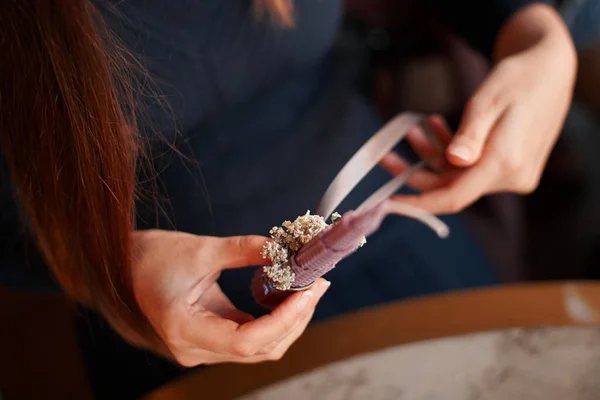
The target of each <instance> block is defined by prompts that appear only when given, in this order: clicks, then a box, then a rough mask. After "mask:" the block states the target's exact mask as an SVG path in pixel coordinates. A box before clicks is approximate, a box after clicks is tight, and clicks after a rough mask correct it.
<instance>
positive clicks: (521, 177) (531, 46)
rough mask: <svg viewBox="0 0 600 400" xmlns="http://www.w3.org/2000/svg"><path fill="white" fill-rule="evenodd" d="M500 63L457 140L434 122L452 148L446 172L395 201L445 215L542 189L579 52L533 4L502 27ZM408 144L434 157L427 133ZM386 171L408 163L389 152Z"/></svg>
mask: <svg viewBox="0 0 600 400" xmlns="http://www.w3.org/2000/svg"><path fill="white" fill-rule="evenodd" d="M495 60H496V63H495V66H494V68H493V69H492V71H491V73H490V74H489V76H488V77H487V78H486V79H485V81H484V82H483V83H482V84H481V86H480V87H479V89H478V90H477V91H476V93H475V94H474V95H473V97H472V98H471V100H470V101H469V103H468V105H467V107H466V109H465V112H464V114H463V117H462V120H461V123H460V126H459V129H458V131H457V132H456V135H455V136H454V138H452V139H450V136H449V133H448V129H447V127H445V125H444V123H443V121H441V120H440V119H439V118H434V120H433V121H432V122H433V124H434V125H435V127H436V130H437V134H438V136H439V138H440V139H442V141H443V142H444V144H447V145H448V146H447V148H446V149H445V161H447V165H446V168H444V174H443V175H442V176H437V177H433V176H431V175H430V174H429V175H427V174H425V175H424V176H423V174H422V176H421V177H415V179H413V182H412V183H413V186H415V188H417V189H419V190H423V191H424V192H423V193H422V194H419V195H415V196H397V197H396V198H395V200H397V201H401V202H407V203H410V204H412V205H414V206H417V207H420V208H423V209H425V210H428V211H430V212H432V213H436V214H447V213H455V212H458V211H460V210H462V209H463V208H465V207H467V206H468V205H470V204H471V203H473V202H475V201H476V200H478V199H479V198H480V197H482V196H484V195H486V194H491V193H497V192H506V191H508V192H515V193H521V194H526V193H530V192H532V191H533V190H535V189H536V188H537V186H538V183H539V180H540V178H541V175H542V172H543V170H544V167H545V164H546V161H547V159H548V157H549V155H550V152H551V150H552V148H553V147H554V144H555V143H556V140H557V138H558V135H559V133H560V131H561V129H562V125H563V123H564V120H565V118H566V114H567V111H568V109H569V106H570V103H571V98H572V92H573V85H574V81H575V75H576V53H575V49H574V46H573V44H572V41H571V39H570V35H569V33H568V31H567V29H566V27H565V26H564V24H563V23H562V20H561V19H560V17H559V15H558V14H557V13H556V12H555V11H554V10H552V9H551V8H550V7H548V6H545V5H532V6H528V7H526V8H525V9H523V10H522V11H520V12H518V13H517V14H516V15H515V16H513V17H512V18H511V19H509V20H508V21H507V23H506V24H505V25H504V26H503V28H502V29H501V32H500V34H499V37H498V39H497V41H496V46H495ZM408 139H409V141H410V142H411V144H412V145H413V147H414V148H415V149H416V150H417V152H419V153H420V154H423V153H425V154H428V155H431V153H432V152H433V151H434V149H433V148H432V145H431V143H427V142H426V140H425V139H424V138H423V135H422V134H415V133H413V134H412V135H409V137H408ZM381 165H382V166H383V167H384V168H386V169H388V171H390V172H392V173H394V174H397V173H399V172H401V171H402V170H403V169H404V165H405V163H404V162H403V160H401V159H399V158H398V156H397V155H395V154H391V155H389V156H388V157H386V158H385V159H384V160H382V163H381Z"/></svg>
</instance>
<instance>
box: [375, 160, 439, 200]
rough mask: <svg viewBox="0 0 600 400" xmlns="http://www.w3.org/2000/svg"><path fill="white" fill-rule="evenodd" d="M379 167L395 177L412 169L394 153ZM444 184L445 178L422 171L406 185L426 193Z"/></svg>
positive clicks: (416, 173) (415, 174)
mask: <svg viewBox="0 0 600 400" xmlns="http://www.w3.org/2000/svg"><path fill="white" fill-rule="evenodd" d="M379 165H380V166H381V167H382V168H383V169H385V170H386V171H387V172H389V173H390V174H391V175H393V176H397V175H400V174H402V173H404V172H405V171H406V170H408V169H409V168H410V167H411V165H410V164H409V163H408V162H407V161H406V160H405V159H404V158H403V157H401V156H400V155H398V154H397V153H396V152H393V151H392V152H390V153H388V154H386V155H385V156H384V157H383V158H382V159H381V161H380V162H379ZM444 182H446V179H445V178H444V177H442V176H438V175H436V174H434V173H433V172H429V171H426V170H423V169H421V170H419V171H417V172H415V173H414V174H413V175H412V176H411V177H410V178H409V179H408V181H407V182H406V184H407V185H408V186H410V187H411V188H413V189H415V190H418V191H426V190H431V189H432V188H436V187H439V186H440V185H442V184H444Z"/></svg>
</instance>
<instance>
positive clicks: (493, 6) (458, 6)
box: [426, 0, 554, 58]
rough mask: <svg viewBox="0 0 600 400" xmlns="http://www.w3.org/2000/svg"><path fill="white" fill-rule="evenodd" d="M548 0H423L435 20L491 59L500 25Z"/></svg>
mask: <svg viewBox="0 0 600 400" xmlns="http://www.w3.org/2000/svg"><path fill="white" fill-rule="evenodd" d="M536 3H542V4H548V5H553V3H554V2H553V1H551V0H537V1H535V0H458V1H451V0H427V2H426V4H427V5H428V6H429V7H430V8H431V10H432V11H433V13H434V14H435V16H436V17H437V19H438V20H439V21H440V22H441V23H442V24H443V25H444V26H446V27H447V28H448V29H450V30H451V31H453V32H454V33H455V34H457V35H459V36H461V37H462V38H463V39H465V41H466V42H467V43H468V44H469V45H471V46H472V47H473V48H475V49H476V50H479V51H480V52H481V53H483V54H484V55H485V56H487V57H488V58H491V56H492V52H493V48H494V42H495V41H496V36H497V35H498V32H499V30H500V28H501V27H502V25H503V24H504V23H505V22H506V21H507V20H508V19H509V18H510V17H511V16H513V15H514V14H516V13H517V12H518V11H519V10H521V9H522V8H523V7H526V6H528V5H531V4H536Z"/></svg>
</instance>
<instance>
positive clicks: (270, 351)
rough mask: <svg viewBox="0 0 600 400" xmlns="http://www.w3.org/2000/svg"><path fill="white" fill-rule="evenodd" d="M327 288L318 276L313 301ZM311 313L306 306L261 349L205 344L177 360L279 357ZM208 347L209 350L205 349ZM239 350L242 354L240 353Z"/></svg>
mask: <svg viewBox="0 0 600 400" xmlns="http://www.w3.org/2000/svg"><path fill="white" fill-rule="evenodd" d="M328 288H329V282H327V281H325V280H324V279H322V278H320V279H319V281H318V282H317V283H316V284H315V286H314V288H313V289H314V294H313V295H314V297H315V303H316V301H318V300H319V299H320V298H321V297H322V296H323V294H324V293H325V292H326V291H327V289H328ZM313 314H314V307H312V308H308V310H307V312H306V313H305V314H304V315H303V316H302V317H301V318H298V319H297V321H296V323H295V324H294V325H293V327H292V329H291V330H290V331H289V332H286V333H285V334H284V335H282V336H281V337H280V338H278V339H277V340H274V341H273V342H272V343H270V344H269V345H267V346H263V347H262V349H258V350H256V351H254V350H253V349H252V348H251V347H250V346H248V347H246V346H244V347H241V348H238V349H237V350H236V351H235V352H231V351H229V352H223V351H222V349H220V348H215V347H206V346H205V347H204V348H201V346H197V347H193V348H189V349H186V351H185V355H180V357H179V362H180V363H183V364H186V365H190V366H193V365H198V364H218V363H223V362H236V363H256V362H260V361H265V360H273V359H276V358H280V356H281V355H282V354H283V353H284V352H285V351H287V349H288V348H289V347H290V346H291V344H293V343H294V342H295V341H296V340H297V339H298V337H300V335H302V333H303V332H304V330H305V329H306V327H307V326H308V324H309V323H310V320H311V319H312V316H313ZM203 325H204V326H205V327H209V328H210V327H212V326H213V325H214V321H210V320H209V322H208V323H207V322H206V321H203ZM238 346H239V345H238ZM208 348H210V350H207V349H208ZM240 351H241V353H243V354H241V353H240ZM250 353H252V354H250Z"/></svg>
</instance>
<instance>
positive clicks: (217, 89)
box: [0, 0, 533, 297]
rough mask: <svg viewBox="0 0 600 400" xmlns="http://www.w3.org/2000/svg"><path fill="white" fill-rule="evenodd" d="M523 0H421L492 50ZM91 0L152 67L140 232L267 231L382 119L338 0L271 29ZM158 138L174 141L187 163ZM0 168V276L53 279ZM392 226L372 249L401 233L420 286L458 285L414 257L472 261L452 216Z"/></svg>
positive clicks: (249, 12) (181, 0) (219, 4)
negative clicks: (148, 196)
mask: <svg viewBox="0 0 600 400" xmlns="http://www.w3.org/2000/svg"><path fill="white" fill-rule="evenodd" d="M532 2H533V1H527V0H511V1H482V0H463V1H447V0H429V5H430V7H431V10H432V12H433V13H436V14H437V15H438V16H439V17H440V19H441V20H442V21H443V22H444V23H446V24H447V26H449V27H450V28H451V29H453V30H454V31H455V32H457V33H459V34H460V35H462V36H463V37H464V38H465V39H466V40H467V41H468V42H469V43H470V44H472V45H473V46H474V47H476V48H477V49H479V50H480V51H482V52H483V53H484V54H486V55H489V54H490V52H491V49H492V45H493V42H494V38H495V36H496V34H497V31H498V29H499V28H500V26H501V25H502V24H503V23H504V21H505V20H506V19H507V18H508V17H509V16H511V15H512V14H513V13H514V12H516V11H517V10H518V9H519V8H520V7H522V6H524V5H526V4H529V3H532ZM97 4H98V7H99V8H100V9H101V11H102V13H103V15H104V16H105V19H106V22H107V23H108V24H109V26H110V27H111V28H112V29H113V30H114V31H115V33H116V34H117V35H118V36H119V37H120V38H121V39H122V41H123V42H124V43H125V45H126V46H127V47H128V48H129V49H130V50H131V51H132V52H133V53H134V54H135V55H137V56H138V57H139V58H140V60H141V61H142V63H143V64H144V65H145V66H146V67H147V68H148V70H149V71H150V73H151V75H152V79H153V81H154V84H155V85H156V89H157V93H158V94H159V97H158V98H153V97H151V96H149V97H145V100H144V101H145V106H146V107H147V110H148V119H147V120H144V121H142V129H143V131H144V133H145V134H146V135H148V138H149V139H152V138H155V137H159V136H160V137H161V138H162V139H160V140H150V141H149V142H150V143H151V146H152V154H153V155H154V159H155V163H156V165H155V167H156V170H157V177H158V181H159V194H160V196H159V197H161V198H168V202H162V203H160V207H155V206H156V205H155V204H154V203H148V204H145V203H140V204H139V213H140V216H139V220H138V225H139V227H140V228H146V227H161V228H165V229H172V228H177V229H180V230H183V231H188V232H193V233H197V234H210V235H239V234H251V233H252V234H266V233H267V232H268V230H269V228H270V227H271V226H272V225H275V224H279V223H280V222H281V221H283V220H286V219H292V218H294V217H295V216H297V215H300V214H303V213H305V212H306V210H307V209H311V210H313V209H314V207H315V205H316V204H317V202H318V200H319V197H320V196H321V195H322V193H323V192H324V190H325V189H326V187H327V185H328V183H329V182H330V181H331V179H332V178H333V177H334V176H335V174H336V172H337V171H338V170H339V169H340V168H341V166H342V165H343V164H344V163H345V162H346V161H347V159H348V158H349V157H350V156H351V155H352V154H353V152H354V151H355V150H356V149H358V148H359V147H360V145H361V144H362V143H363V142H364V141H365V140H366V139H367V138H368V137H369V135H371V134H372V133H373V132H374V131H376V130H377V129H378V128H379V127H380V126H381V121H380V120H379V118H378V117H377V116H376V113H375V112H374V110H373V109H372V106H371V104H370V102H369V100H368V99H366V98H364V97H362V96H361V95H360V94H359V92H358V89H357V87H356V80H357V76H356V68H355V66H354V62H353V60H354V59H355V58H354V57H355V55H354V54H348V53H344V51H341V50H339V49H338V48H337V46H336V37H337V34H338V32H339V30H340V24H341V20H342V11H343V10H342V6H343V2H342V1H341V0H300V1H296V2H295V6H294V15H295V21H296V23H295V26H294V28H291V29H284V28H280V27H278V26H277V25H275V24H273V23H272V21H271V20H270V19H269V18H268V16H267V15H263V17H262V18H258V17H257V15H256V14H255V13H254V9H253V7H252V1H251V0H176V1H165V0H124V1H123V0H122V1H114V2H113V4H112V5H111V6H110V7H108V6H106V5H104V4H103V3H102V2H101V1H98V2H97ZM112 7H114V8H116V10H117V11H118V12H117V13H114V12H113V10H111V8H112ZM163 139H164V140H163ZM165 142H169V143H172V144H175V146H176V147H177V148H179V149H180V150H181V151H182V152H183V153H185V155H187V156H188V159H189V160H188V161H185V160H183V159H182V158H181V157H179V156H178V155H176V154H175V153H174V152H172V151H170V150H169V147H168V146H167V145H166V143H165ZM1 172H2V175H1V178H2V181H1V185H2V192H1V193H3V195H2V196H1V197H0V205H1V210H0V212H1V215H0V229H1V232H2V244H1V248H2V259H1V260H0V282H3V283H5V284H8V285H11V286H13V287H23V288H25V287H28V288H36V289H41V288H44V287H52V284H51V280H50V279H49V277H48V276H47V273H46V269H45V267H44V265H43V262H42V261H41V259H40V258H39V256H38V255H37V252H36V250H35V245H34V244H33V242H32V241H31V240H30V239H29V236H28V235H27V233H26V231H25V230H24V229H23V228H22V226H23V224H22V222H21V220H20V218H19V216H18V213H17V212H16V207H15V203H14V199H13V196H12V195H11V193H12V191H11V190H10V184H9V182H8V178H7V173H6V168H3V169H2V171H1ZM377 173H379V172H375V173H374V174H377ZM385 179H387V178H386V177H385V176H383V175H381V174H380V175H377V176H374V177H372V178H370V179H369V180H367V181H366V182H365V183H364V184H363V185H361V187H359V188H358V189H357V190H356V193H354V196H353V197H351V198H349V199H348V201H347V203H346V204H345V205H343V206H342V209H341V211H343V209H344V207H350V206H352V205H356V204H358V202H359V201H360V200H361V199H364V198H366V195H367V194H369V193H370V191H371V190H373V189H374V188H376V187H377V186H378V185H380V184H381V183H382V182H383V181H384V180H385ZM157 210H158V212H157ZM157 213H158V218H156V214H157ZM449 220H451V217H449ZM402 226H403V228H401V229H404V232H405V234H401V233H398V232H397V231H396V230H394V229H400V228H396V227H394V228H392V226H391V225H389V230H394V232H395V233H393V234H389V233H388V237H390V238H395V240H396V242H389V243H388V242H386V241H385V240H383V239H382V240H380V242H379V246H380V247H377V248H378V249H379V250H378V254H387V253H386V251H388V250H387V249H392V248H394V250H395V251H398V250H399V249H400V250H401V249H402V246H400V247H398V246H399V245H398V243H399V242H402V240H404V239H402V238H406V237H410V238H411V243H408V242H407V240H408V239H406V240H404V242H406V243H405V247H404V250H403V255H402V257H403V260H405V262H406V263H412V264H414V265H416V266H417V267H418V268H417V270H418V271H420V272H419V273H418V274H421V275H419V276H417V277H416V278H415V279H419V280H422V281H427V282H431V281H432V282H433V283H431V285H430V287H429V288H427V290H431V291H433V290H444V289H446V288H448V287H453V286H460V283H457V282H453V281H452V280H453V279H454V278H452V276H458V275H460V274H458V275H456V273H454V272H452V271H450V272H447V274H448V276H447V277H446V278H448V279H449V280H450V282H449V283H444V284H438V283H439V282H438V280H444V279H445V278H444V277H438V272H435V273H434V272H433V271H430V272H427V268H425V267H424V266H426V265H428V264H431V263H432V262H433V261H432V260H429V259H427V257H428V256H426V255H424V254H426V253H431V251H430V247H429V246H438V247H436V248H438V250H439V251H440V252H441V253H440V254H445V256H444V257H445V258H446V259H447V260H450V261H448V262H452V260H454V262H455V263H456V264H457V265H458V264H460V263H464V262H463V258H465V257H467V258H468V259H469V260H471V261H472V262H473V263H475V264H478V263H479V262H480V260H481V259H483V256H481V255H480V254H479V253H477V250H474V249H475V248H476V246H475V244H474V243H472V242H471V241H470V240H468V239H467V237H468V235H467V234H466V233H465V232H464V231H463V229H462V228H461V225H460V224H459V223H458V222H456V223H455V226H454V227H453V235H454V236H453V237H454V240H453V241H450V242H445V243H447V244H440V242H439V241H436V240H435V238H434V236H433V235H430V233H428V232H427V230H426V228H419V227H415V226H414V225H411V224H410V223H408V222H407V223H404V224H403V225H402ZM385 229H386V228H385V227H384V228H383V230H384V231H385ZM419 229H422V230H419ZM406 232H408V233H406ZM419 232H420V233H419ZM403 235H404V236H403ZM407 235H408V236H407ZM389 240H391V239H388V241H389ZM374 242H375V240H374ZM427 243H430V244H429V245H428V244H427ZM432 243H433V244H432ZM439 246H442V247H439ZM444 246H445V247H444ZM364 254H365V255H366V254H368V253H367V252H364ZM390 254H391V253H390ZM473 254H475V255H473ZM388 258H389V257H388ZM371 259H373V258H371ZM356 260H360V259H359V258H356ZM363 261H364V260H363ZM450 269H451V268H450ZM477 270H478V269H477V268H475V267H474V269H473V271H471V272H465V273H464V274H463V275H464V276H469V277H470V279H472V280H473V282H474V283H478V282H481V281H487V280H489V279H488V278H487V275H485V274H483V275H481V274H482V273H479V272H476V271H477ZM348 271H350V268H349V267H348ZM424 271H425V272H424ZM248 273H249V272H248ZM453 273H454V275H452V274H453ZM376 274H377V273H375V275H376ZM381 274H382V275H381V277H382V278H383V279H384V280H385V273H384V272H382V273H381ZM442 275H443V273H442ZM347 276H352V273H351V272H348V274H347ZM246 278H247V277H246ZM405 278H406V279H405V280H406V281H407V282H411V280H410V279H409V278H408V277H405ZM340 279H341V278H340ZM348 279H350V278H348ZM403 279H404V278H403ZM223 280H224V281H223V282H224V283H223V284H224V285H225V286H226V287H229V288H230V292H231V293H232V296H234V297H235V293H237V292H241V291H242V290H243V289H244V288H246V287H247V280H242V281H243V283H242V284H239V285H237V284H236V282H237V280H239V279H238V278H236V277H230V276H229V275H227V274H224V277H223ZM436 282H438V283H436ZM409 289H410V288H409ZM373 290H374V289H373ZM409 291H410V290H409ZM409 294H411V293H409ZM413 294H416V292H415V293H413Z"/></svg>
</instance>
